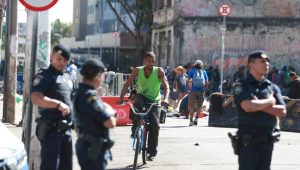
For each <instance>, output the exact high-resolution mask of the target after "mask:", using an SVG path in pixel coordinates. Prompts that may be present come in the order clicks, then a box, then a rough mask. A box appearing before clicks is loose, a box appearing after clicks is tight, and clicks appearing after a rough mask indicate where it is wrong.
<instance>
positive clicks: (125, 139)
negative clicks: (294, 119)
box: [108, 118, 300, 170]
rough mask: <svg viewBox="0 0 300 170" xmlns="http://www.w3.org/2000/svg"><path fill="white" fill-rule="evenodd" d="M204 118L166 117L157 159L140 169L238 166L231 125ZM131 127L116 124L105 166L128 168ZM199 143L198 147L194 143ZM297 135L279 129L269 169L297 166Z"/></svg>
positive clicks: (299, 144)
mask: <svg viewBox="0 0 300 170" xmlns="http://www.w3.org/2000/svg"><path fill="white" fill-rule="evenodd" d="M207 122H208V120H207V119H199V123H198V126H193V127H189V126H188V123H189V119H178V118H167V120H166V124H163V125H162V124H161V130H160V135H159V146H158V155H157V159H156V160H155V161H154V162H149V163H147V164H146V165H142V157H141V156H140V157H139V160H138V162H139V163H140V164H139V165H140V168H141V169H164V170H166V169H170V170H171V169H172V170H173V169H180V170H185V169H204V170H232V169H238V164H237V156H236V155H234V154H233V149H232V147H231V143H230V140H229V138H228V137H227V133H228V132H232V133H234V132H235V131H236V129H234V128H217V127H208V126H207ZM130 128H131V127H130V126H127V127H116V128H115V129H113V130H112V131H111V137H112V138H114V139H115V140H116V144H115V146H114V147H113V149H112V154H113V161H112V162H108V169H111V170H112V169H114V170H117V169H131V168H132V163H133V157H134V152H133V150H132V139H130V138H129V135H130ZM196 143H198V144H199V146H195V144H196ZM299 154H300V134H299V133H290V132H282V139H281V141H280V142H278V143H276V144H275V150H274V152H273V160H272V169H276V170H279V169H282V170H286V169H300V163H299V158H298V156H296V155H299Z"/></svg>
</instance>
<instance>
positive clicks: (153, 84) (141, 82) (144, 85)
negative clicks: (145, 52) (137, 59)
mask: <svg viewBox="0 0 300 170" xmlns="http://www.w3.org/2000/svg"><path fill="white" fill-rule="evenodd" d="M144 67H145V66H144ZM144 67H140V68H139V74H138V80H137V85H138V91H137V93H138V94H141V95H143V96H145V97H147V98H148V99H150V100H152V101H154V102H160V100H161V96H160V92H159V90H160V84H161V81H160V80H159V79H158V67H153V71H152V73H151V75H150V77H149V78H147V79H146V78H145V74H144Z"/></svg>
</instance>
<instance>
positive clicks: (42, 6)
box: [19, 0, 58, 11]
mask: <svg viewBox="0 0 300 170" xmlns="http://www.w3.org/2000/svg"><path fill="white" fill-rule="evenodd" d="M19 1H20V2H21V4H23V5H24V6H25V7H26V8H27V9H29V10H32V11H46V10H48V9H50V8H52V7H53V6H54V5H55V4H56V3H57V2H58V0H19Z"/></svg>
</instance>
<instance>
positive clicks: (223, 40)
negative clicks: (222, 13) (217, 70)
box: [220, 17, 226, 93]
mask: <svg viewBox="0 0 300 170" xmlns="http://www.w3.org/2000/svg"><path fill="white" fill-rule="evenodd" d="M225 29H226V25H225V17H223V27H222V60H221V62H222V63H221V65H222V66H221V80H220V81H221V82H220V93H222V92H223V72H224V64H223V62H224V61H223V60H224V53H225V31H226V30H225Z"/></svg>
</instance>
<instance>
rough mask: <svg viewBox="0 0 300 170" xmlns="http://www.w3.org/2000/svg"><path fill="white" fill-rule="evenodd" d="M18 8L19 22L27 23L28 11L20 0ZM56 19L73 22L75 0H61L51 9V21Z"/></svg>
mask: <svg viewBox="0 0 300 170" xmlns="http://www.w3.org/2000/svg"><path fill="white" fill-rule="evenodd" d="M18 9H19V10H18V22H19V23H26V20H27V13H26V11H25V7H24V6H23V5H22V4H21V3H20V2H19V4H18ZM56 19H60V22H71V23H72V22H73V0H59V1H58V2H57V3H56V4H55V5H54V6H53V7H52V8H51V9H50V20H51V22H53V21H55V20H56ZM4 21H5V20H4Z"/></svg>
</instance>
